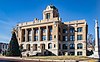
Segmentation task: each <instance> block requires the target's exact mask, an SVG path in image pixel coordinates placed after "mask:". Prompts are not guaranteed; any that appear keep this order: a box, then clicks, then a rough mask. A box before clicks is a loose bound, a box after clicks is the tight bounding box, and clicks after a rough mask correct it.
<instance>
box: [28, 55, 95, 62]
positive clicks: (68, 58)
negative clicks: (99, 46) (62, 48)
mask: <svg viewBox="0 0 100 62" xmlns="http://www.w3.org/2000/svg"><path fill="white" fill-rule="evenodd" d="M28 58H31V59H45V60H48V59H49V60H78V61H84V60H85V61H88V62H95V60H97V59H94V58H88V57H85V56H33V57H28Z"/></svg>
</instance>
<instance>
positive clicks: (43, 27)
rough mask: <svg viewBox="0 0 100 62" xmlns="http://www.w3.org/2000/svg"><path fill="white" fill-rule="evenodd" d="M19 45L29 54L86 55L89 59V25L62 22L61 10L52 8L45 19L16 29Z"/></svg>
mask: <svg viewBox="0 0 100 62" xmlns="http://www.w3.org/2000/svg"><path fill="white" fill-rule="evenodd" d="M16 34H17V38H18V41H19V45H20V46H22V47H23V49H24V50H26V51H24V52H23V53H22V54H23V55H26V54H29V55H36V54H41V55H57V56H58V55H76V56H77V55H82V56H86V40H87V23H86V21H85V20H76V21H71V22H62V20H61V18H60V17H59V12H58V9H57V8H56V7H55V6H53V5H49V6H47V8H46V9H45V10H44V11H43V20H39V19H37V18H35V19H34V21H31V22H24V23H19V24H18V25H17V26H16Z"/></svg>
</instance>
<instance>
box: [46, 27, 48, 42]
mask: <svg viewBox="0 0 100 62" xmlns="http://www.w3.org/2000/svg"><path fill="white" fill-rule="evenodd" d="M46 41H48V26H46Z"/></svg>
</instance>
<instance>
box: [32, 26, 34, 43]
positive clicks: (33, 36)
mask: <svg viewBox="0 0 100 62" xmlns="http://www.w3.org/2000/svg"><path fill="white" fill-rule="evenodd" d="M33 41H34V29H33V28H32V42H33Z"/></svg>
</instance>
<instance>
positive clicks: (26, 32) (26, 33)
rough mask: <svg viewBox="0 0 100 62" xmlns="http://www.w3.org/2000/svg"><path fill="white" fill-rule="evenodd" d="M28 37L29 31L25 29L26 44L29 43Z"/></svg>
mask: <svg viewBox="0 0 100 62" xmlns="http://www.w3.org/2000/svg"><path fill="white" fill-rule="evenodd" d="M27 35H28V31H27V29H25V42H27V41H28V38H27V37H28V36H27Z"/></svg>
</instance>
